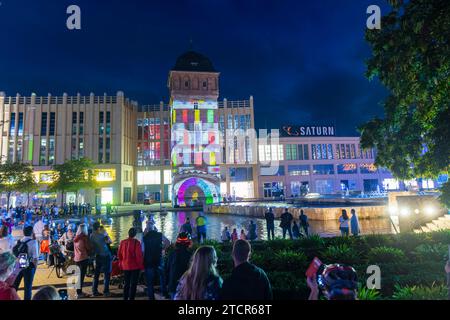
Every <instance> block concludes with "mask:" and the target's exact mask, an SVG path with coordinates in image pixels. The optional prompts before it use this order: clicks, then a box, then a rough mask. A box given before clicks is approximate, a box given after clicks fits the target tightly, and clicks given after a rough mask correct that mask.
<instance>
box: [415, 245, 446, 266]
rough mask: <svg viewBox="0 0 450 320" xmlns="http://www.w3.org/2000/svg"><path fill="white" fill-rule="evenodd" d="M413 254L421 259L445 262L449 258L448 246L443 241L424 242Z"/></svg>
mask: <svg viewBox="0 0 450 320" xmlns="http://www.w3.org/2000/svg"><path fill="white" fill-rule="evenodd" d="M413 254H414V255H415V256H416V257H417V258H418V259H419V260H421V261H439V262H442V263H444V262H445V261H446V260H447V259H448V246H446V245H444V244H441V243H436V244H428V243H424V244H421V245H420V246H418V247H417V248H416V249H415V250H414V252H413Z"/></svg>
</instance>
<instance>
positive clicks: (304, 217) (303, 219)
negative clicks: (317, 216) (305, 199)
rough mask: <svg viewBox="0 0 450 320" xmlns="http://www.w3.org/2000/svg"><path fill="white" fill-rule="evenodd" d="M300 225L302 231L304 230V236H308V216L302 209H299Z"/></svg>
mask: <svg viewBox="0 0 450 320" xmlns="http://www.w3.org/2000/svg"><path fill="white" fill-rule="evenodd" d="M299 218H300V219H299V220H300V226H301V227H302V229H303V231H304V232H305V236H307V237H308V236H309V222H308V216H307V215H306V214H305V213H304V212H303V209H301V210H300V217H299Z"/></svg>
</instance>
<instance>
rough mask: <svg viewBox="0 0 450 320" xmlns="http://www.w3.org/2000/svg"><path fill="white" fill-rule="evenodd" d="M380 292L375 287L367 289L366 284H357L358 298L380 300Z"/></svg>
mask: <svg viewBox="0 0 450 320" xmlns="http://www.w3.org/2000/svg"><path fill="white" fill-rule="evenodd" d="M380 299H381V296H380V292H379V291H378V290H376V289H368V288H367V287H366V286H362V285H359V286H358V300H380Z"/></svg>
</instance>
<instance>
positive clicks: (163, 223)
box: [108, 212, 392, 245]
mask: <svg viewBox="0 0 450 320" xmlns="http://www.w3.org/2000/svg"><path fill="white" fill-rule="evenodd" d="M180 213H181V212H178V213H176V212H167V214H163V215H160V214H155V215H154V220H155V223H156V227H157V228H158V230H159V231H163V233H164V235H165V236H166V237H167V238H168V239H169V240H170V241H172V242H173V241H175V240H176V238H177V235H178V231H179V229H180V227H181V225H182V224H183V223H184V221H185V219H186V218H190V220H191V225H192V229H193V232H194V234H195V232H196V228H195V219H196V218H197V216H198V212H183V213H182V214H181V216H183V217H184V218H183V219H182V218H181V217H180ZM206 217H207V238H208V239H214V240H218V241H220V238H221V235H222V230H223V229H224V228H225V227H226V226H227V227H228V230H230V233H231V232H232V231H233V229H234V228H235V229H236V230H237V232H238V234H239V233H240V232H241V229H244V230H245V231H246V232H248V225H249V223H250V220H253V221H254V222H255V223H256V226H257V234H258V239H263V240H266V239H267V230H266V221H265V220H264V219H262V218H261V219H257V218H250V217H244V216H232V215H220V214H208V215H206ZM144 221H146V219H145V220H144ZM181 222H182V223H181ZM132 224H133V217H132V216H127V217H119V218H115V219H114V221H113V225H112V228H111V229H110V230H111V233H110V236H111V239H113V241H114V243H115V244H116V245H117V244H118V243H119V241H120V240H123V239H125V238H126V237H127V236H128V229H129V228H130V227H132ZM278 224H279V220H277V221H276V222H275V236H276V237H280V238H281V237H282V230H281V228H279V227H278ZM360 227H361V230H362V233H363V234H372V233H392V229H391V228H392V226H391V223H390V221H389V218H387V219H372V220H367V219H361V220H360ZM108 233H109V231H108ZM310 233H311V234H316V233H317V234H320V235H322V236H325V237H329V236H337V235H339V234H340V231H339V224H338V222H337V220H336V221H335V220H329V221H310Z"/></svg>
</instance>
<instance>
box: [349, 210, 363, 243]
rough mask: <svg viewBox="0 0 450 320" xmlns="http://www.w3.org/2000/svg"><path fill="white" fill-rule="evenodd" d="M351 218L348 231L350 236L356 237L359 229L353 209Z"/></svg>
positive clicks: (359, 231)
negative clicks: (350, 233)
mask: <svg viewBox="0 0 450 320" xmlns="http://www.w3.org/2000/svg"><path fill="white" fill-rule="evenodd" d="M351 213H352V217H351V218H350V229H351V232H352V235H354V236H355V237H356V236H358V235H359V234H360V233H361V229H360V228H359V219H358V216H357V215H356V211H355V209H352V210H351Z"/></svg>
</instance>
